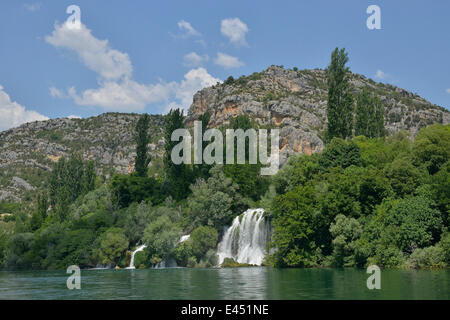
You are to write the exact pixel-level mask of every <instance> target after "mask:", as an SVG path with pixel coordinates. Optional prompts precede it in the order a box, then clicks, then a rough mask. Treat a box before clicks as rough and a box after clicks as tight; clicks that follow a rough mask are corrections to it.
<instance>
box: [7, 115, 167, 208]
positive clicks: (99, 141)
mask: <svg viewBox="0 0 450 320" xmlns="http://www.w3.org/2000/svg"><path fill="white" fill-rule="evenodd" d="M138 118H139V115H137V114H124V113H105V114H102V115H100V116H97V117H91V118H87V119H67V118H63V119H52V120H48V121H37V122H31V123H26V124H24V125H22V126H20V127H18V128H14V129H10V130H7V131H3V132H0V201H1V200H9V201H19V200H27V199H28V198H30V197H31V195H32V193H33V192H34V191H35V190H36V189H37V188H39V187H41V186H42V185H43V183H44V182H45V177H46V176H47V174H48V172H49V171H50V170H51V166H52V163H53V162H55V161H57V160H58V159H59V158H60V157H62V156H68V155H70V154H71V153H72V152H78V153H81V154H82V155H83V157H84V158H85V159H89V160H94V161H95V163H96V167H97V168H98V173H99V174H101V175H102V174H103V175H105V177H106V178H108V176H109V175H110V174H111V173H112V171H116V172H120V173H129V172H131V171H132V170H133V168H134V157H135V155H136V154H135V143H134V137H133V133H134V128H135V126H136V122H137V120H138ZM150 127H151V129H150V134H151V144H150V145H149V147H150V150H151V152H152V153H153V154H154V155H155V158H156V156H161V152H162V148H161V146H162V145H163V140H161V138H162V128H163V117H162V116H151V123H150Z"/></svg>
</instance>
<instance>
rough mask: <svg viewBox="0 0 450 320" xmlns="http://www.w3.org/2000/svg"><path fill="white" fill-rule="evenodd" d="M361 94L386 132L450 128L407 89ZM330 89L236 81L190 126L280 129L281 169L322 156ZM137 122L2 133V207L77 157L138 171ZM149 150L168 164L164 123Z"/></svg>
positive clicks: (318, 74)
mask: <svg viewBox="0 0 450 320" xmlns="http://www.w3.org/2000/svg"><path fill="white" fill-rule="evenodd" d="M352 82H353V84H354V88H355V92H357V91H359V90H360V89H361V88H362V87H365V86H367V87H369V88H370V90H372V91H373V92H375V93H377V94H378V95H379V96H380V97H381V98H382V100H383V102H384V105H385V119H386V128H387V130H388V131H389V132H391V133H392V132H395V131H398V130H400V129H407V130H410V131H411V132H412V133H413V134H415V133H416V132H417V130H418V129H419V128H421V127H423V126H426V125H429V124H433V123H444V124H447V123H449V120H450V113H449V112H448V111H446V110H445V109H443V108H441V107H438V106H435V105H433V104H431V103H429V102H428V101H426V100H424V99H422V98H421V97H419V96H418V95H416V94H413V93H410V92H408V91H406V90H403V89H400V88H397V87H394V86H391V85H387V84H381V83H375V82H374V81H372V80H370V79H367V78H365V77H363V76H361V75H357V74H354V75H353V76H352ZM326 103H327V85H326V78H325V72H324V71H323V70H301V71H300V70H287V69H284V68H282V67H277V66H271V67H269V68H268V69H266V70H265V71H263V72H260V73H254V74H252V75H250V76H243V77H241V78H239V79H236V80H234V79H231V78H229V79H228V80H227V81H225V82H224V83H223V84H219V85H216V86H213V87H210V88H206V89H203V90H201V91H199V92H197V93H196V94H195V95H194V99H193V104H192V106H191V108H190V110H189V112H188V115H187V118H186V123H187V124H188V125H191V124H192V122H193V121H194V120H195V119H197V118H198V117H199V116H200V115H201V114H203V113H204V112H205V111H206V110H208V111H209V112H210V114H211V122H210V125H211V126H221V125H223V124H227V123H228V122H229V121H230V119H231V118H233V117H235V116H237V115H239V114H247V115H249V116H250V117H251V118H253V119H254V120H255V121H257V122H258V123H259V124H261V126H264V127H266V128H269V127H279V128H280V129H281V130H280V144H281V145H280V147H281V150H282V151H281V162H282V163H283V162H284V161H286V159H287V157H288V156H289V155H291V154H294V153H307V154H311V153H313V152H318V151H321V150H322V149H323V146H324V144H323V140H322V137H323V135H324V132H325V129H326V123H327V118H326ZM137 119H138V115H136V114H120V113H106V114H102V115H100V116H97V117H91V118H87V119H52V120H48V121H40V122H33V123H27V124H24V125H22V126H20V127H18V128H14V129H10V130H7V131H3V132H0V201H2V200H8V201H27V200H30V199H31V198H32V197H33V194H35V193H36V190H37V189H39V188H40V187H42V186H43V184H44V183H45V180H46V176H47V175H48V172H49V171H50V170H51V165H52V163H53V162H55V161H57V160H58V159H59V158H60V157H62V156H67V155H69V154H70V153H72V152H79V153H81V154H82V155H83V156H84V158H85V159H91V160H94V161H95V162H96V164H97V168H98V173H99V174H102V175H105V177H106V178H107V177H108V176H110V175H111V173H112V171H116V172H120V173H128V172H131V171H132V170H133V168H134V157H135V153H134V150H135V144H134V141H133V132H134V127H135V125H136V121H137ZM150 127H151V132H150V134H151V144H150V150H151V152H152V154H153V155H154V157H153V158H154V159H155V162H154V163H156V161H158V159H160V158H161V155H162V152H163V148H162V146H163V144H164V140H163V139H162V129H163V117H162V116H158V115H154V116H151V125H150Z"/></svg>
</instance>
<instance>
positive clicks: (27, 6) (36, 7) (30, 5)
mask: <svg viewBox="0 0 450 320" xmlns="http://www.w3.org/2000/svg"><path fill="white" fill-rule="evenodd" d="M23 6H24V8H25V9H27V10H28V11H31V12H34V11H38V10H39V9H41V6H42V4H41V3H40V2H35V3H25V4H24V5H23Z"/></svg>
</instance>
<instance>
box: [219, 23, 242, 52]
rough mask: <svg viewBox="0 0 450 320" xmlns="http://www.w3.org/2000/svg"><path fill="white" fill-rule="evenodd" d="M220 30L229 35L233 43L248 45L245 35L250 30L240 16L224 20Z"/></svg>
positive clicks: (226, 35)
mask: <svg viewBox="0 0 450 320" xmlns="http://www.w3.org/2000/svg"><path fill="white" fill-rule="evenodd" d="M220 32H221V33H222V34H223V35H224V36H225V37H227V38H228V39H229V40H230V42H231V43H233V44H235V45H238V46H247V40H246V39H245V36H246V34H247V32H248V27H247V25H246V24H245V23H244V22H242V21H241V20H240V19H239V18H230V19H224V20H222V22H221V25H220Z"/></svg>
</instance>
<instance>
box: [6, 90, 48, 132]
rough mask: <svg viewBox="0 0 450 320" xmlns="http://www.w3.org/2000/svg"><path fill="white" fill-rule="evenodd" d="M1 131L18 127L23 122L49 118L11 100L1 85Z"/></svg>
mask: <svg viewBox="0 0 450 320" xmlns="http://www.w3.org/2000/svg"><path fill="white" fill-rule="evenodd" d="M0 114H1V115H2V116H1V117H0V131H3V130H6V129H10V128H14V127H17V126H19V125H21V124H23V123H26V122H31V121H37V120H48V118H47V117H46V116H43V115H42V114H40V113H38V112H36V111H33V110H27V109H26V108H25V107H24V106H21V105H20V104H19V103H17V102H15V101H11V98H10V97H9V95H8V94H7V93H6V92H5V91H4V90H3V86H1V85H0Z"/></svg>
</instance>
